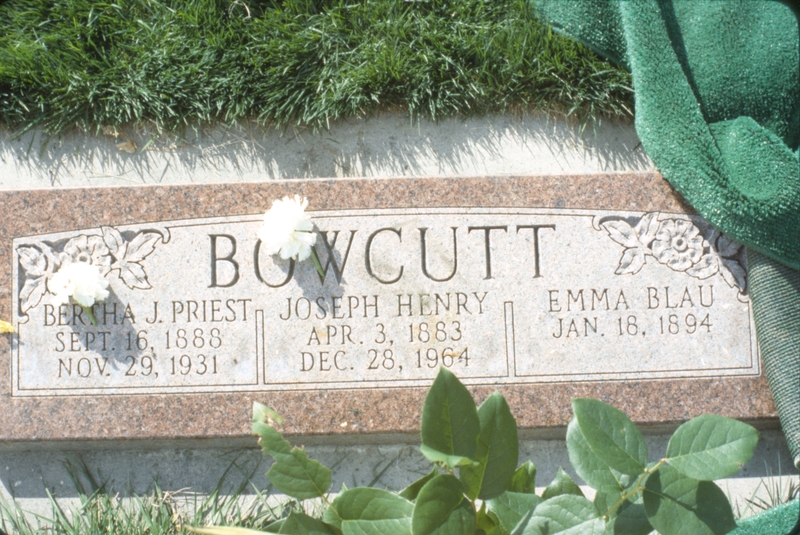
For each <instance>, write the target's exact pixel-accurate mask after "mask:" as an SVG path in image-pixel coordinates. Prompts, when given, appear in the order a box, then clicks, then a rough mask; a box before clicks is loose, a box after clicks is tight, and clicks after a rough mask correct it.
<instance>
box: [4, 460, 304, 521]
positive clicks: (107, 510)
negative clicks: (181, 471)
mask: <svg viewBox="0 0 800 535" xmlns="http://www.w3.org/2000/svg"><path fill="white" fill-rule="evenodd" d="M65 467H66V468H67V471H68V472H69V474H70V478H71V480H72V484H73V485H74V487H75V490H76V491H77V495H78V500H79V506H77V507H72V508H64V507H63V506H62V505H61V504H60V503H59V502H58V501H57V500H56V499H55V498H54V497H53V496H52V495H50V494H49V492H48V496H50V506H51V511H52V512H51V514H49V515H47V516H36V515H32V514H30V513H25V512H24V511H23V510H22V509H21V508H20V507H19V505H18V504H17V503H16V502H12V503H8V502H5V501H4V500H3V499H2V498H0V529H2V530H3V531H5V532H6V533H8V535H101V534H102V535H109V534H114V535H143V534H146V535H181V534H189V533H190V532H189V531H188V530H187V529H186V526H193V527H198V526H208V525H216V526H237V527H243V528H250V529H257V530H263V529H264V528H265V527H266V526H267V525H269V524H270V523H272V522H274V521H275V520H276V519H278V518H282V517H285V516H286V515H288V513H289V511H290V510H292V509H294V508H298V507H299V505H298V504H297V502H294V501H287V502H286V503H285V504H284V505H283V506H276V505H275V500H271V501H268V499H267V494H268V490H269V489H267V490H265V491H262V490H259V489H255V488H254V489H251V494H249V495H247V496H245V494H244V493H245V490H246V487H247V485H248V483H247V481H249V479H250V477H252V474H249V476H250V477H248V475H247V474H243V475H244V476H245V477H244V483H241V484H240V485H239V486H238V487H237V488H235V489H232V491H229V492H226V493H224V494H223V492H222V488H223V486H224V485H225V481H226V477H227V476H228V475H229V473H230V472H231V471H232V470H233V469H234V468H236V463H235V461H234V462H233V463H231V466H230V468H229V469H228V472H226V474H225V475H224V476H223V477H222V479H221V480H220V482H219V484H218V485H217V488H216V489H215V490H214V491H213V492H212V493H211V494H210V495H208V496H203V497H197V496H196V495H193V494H191V493H189V492H188V491H187V492H177V493H171V492H165V491H163V490H162V489H161V488H160V487H159V486H158V485H157V484H154V485H153V488H152V490H151V492H149V493H148V494H147V495H143V496H134V497H132V498H128V499H124V500H123V499H120V498H119V497H118V496H116V495H114V494H110V493H109V492H108V491H107V490H106V488H105V486H104V485H102V484H99V483H98V482H97V481H95V480H93V479H92V477H91V475H90V471H89V469H88V468H87V467H86V466H85V465H84V464H82V463H81V462H76V461H74V460H73V461H67V462H65Z"/></svg>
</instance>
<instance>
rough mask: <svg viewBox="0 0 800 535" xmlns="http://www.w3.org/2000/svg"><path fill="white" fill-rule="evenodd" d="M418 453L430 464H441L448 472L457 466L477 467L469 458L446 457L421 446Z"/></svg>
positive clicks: (475, 462) (439, 452) (458, 456)
mask: <svg viewBox="0 0 800 535" xmlns="http://www.w3.org/2000/svg"><path fill="white" fill-rule="evenodd" d="M419 451H420V453H422V455H423V456H424V457H425V458H426V459H428V460H429V461H430V462H432V463H441V464H443V465H445V466H446V467H447V468H449V469H450V470H453V469H454V468H456V467H459V466H472V465H477V464H478V462H477V461H473V460H472V459H470V458H469V457H462V456H460V455H448V454H446V453H442V452H441V451H438V450H435V449H433V448H430V447H428V446H426V445H425V444H423V445H422V446H420V447H419Z"/></svg>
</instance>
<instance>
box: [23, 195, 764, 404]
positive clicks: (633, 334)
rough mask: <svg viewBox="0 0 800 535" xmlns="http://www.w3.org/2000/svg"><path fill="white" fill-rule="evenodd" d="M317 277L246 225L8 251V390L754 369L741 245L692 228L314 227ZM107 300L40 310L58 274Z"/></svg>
mask: <svg viewBox="0 0 800 535" xmlns="http://www.w3.org/2000/svg"><path fill="white" fill-rule="evenodd" d="M314 221H315V223H316V225H317V228H318V229H319V235H318V239H317V243H316V245H315V250H316V252H317V255H318V257H319V259H320V261H321V264H322V267H323V274H324V275H320V274H319V273H317V271H316V270H315V269H314V267H313V265H312V264H311V262H299V263H296V262H294V261H293V260H281V259H277V258H274V257H271V256H268V255H267V254H266V253H264V252H263V251H262V250H261V243H260V241H259V240H258V237H257V230H258V228H259V224H260V218H259V217H258V216H252V217H230V218H214V219H203V220H193V221H180V222H163V223H160V224H157V225H154V224H148V225H141V226H136V225H133V226H127V227H113V228H112V227H102V228H99V229H95V230H83V231H79V232H73V233H60V234H53V235H46V236H36V237H31V238H18V239H15V240H14V250H15V254H16V259H15V262H14V270H15V273H14V277H15V278H14V280H15V281H18V283H17V285H16V286H15V288H14V299H15V302H16V303H18V307H17V311H16V315H17V318H16V319H17V321H18V322H19V324H20V328H19V339H18V342H17V343H16V344H15V345H14V347H13V348H12V351H13V352H14V355H13V356H14V358H13V364H12V368H13V378H14V379H13V394H14V395H17V396H31V395H33V396H35V395H81V394H87V393H109V394H114V393H118V394H123V393H143V392H157V393H169V392H186V391H189V392H203V391H237V390H283V389H305V388H318V387H326V388H375V387H386V386H408V385H411V386H414V385H424V384H426V383H427V381H429V380H430V379H431V378H433V377H434V375H435V373H436V369H437V368H438V367H439V366H445V367H448V368H451V369H453V370H454V371H456V372H457V373H458V374H459V377H461V378H463V380H464V381H465V382H466V383H470V384H502V383H536V382H551V381H585V380H619V379H626V378H640V379H647V378H672V377H687V376H719V375H758V374H759V373H760V369H759V360H758V354H757V349H756V345H755V338H754V334H753V331H752V324H751V317H750V316H751V314H750V305H749V300H748V298H747V295H746V291H745V290H746V270H745V267H744V265H743V252H742V249H741V247H740V246H739V245H738V244H735V243H734V242H731V241H730V240H729V239H727V238H726V237H725V236H722V235H720V234H719V233H718V232H717V231H715V230H714V229H712V228H710V227H708V226H707V225H706V224H705V223H704V221H703V220H702V219H700V218H697V217H688V216H683V215H675V214H661V213H655V212H649V213H645V214H642V213H641V212H640V213H620V212H613V213H612V212H598V211H593V212H586V211H579V210H533V209H530V210H528V209H514V210H510V209H460V210H459V209H439V210H418V209H404V210H377V211H370V212H366V211H355V210H342V211H332V212H321V213H317V214H314ZM71 261H84V262H89V263H92V264H96V265H98V266H99V267H100V269H101V271H102V272H103V274H104V275H105V276H106V277H107V278H108V280H109V281H110V287H109V289H110V291H111V295H110V296H109V298H108V299H106V301H105V302H103V303H98V304H96V305H95V306H94V307H93V312H94V315H95V317H96V319H97V326H96V327H95V326H92V325H91V324H90V322H89V321H88V318H87V317H86V315H85V314H84V313H83V312H84V311H83V310H82V309H81V307H79V306H73V305H61V306H57V305H53V304H52V303H51V302H50V301H51V297H50V295H49V290H48V286H47V282H48V280H49V279H50V278H51V277H52V274H53V273H54V272H56V271H57V269H58V267H59V266H60V265H61V263H63V262H71Z"/></svg>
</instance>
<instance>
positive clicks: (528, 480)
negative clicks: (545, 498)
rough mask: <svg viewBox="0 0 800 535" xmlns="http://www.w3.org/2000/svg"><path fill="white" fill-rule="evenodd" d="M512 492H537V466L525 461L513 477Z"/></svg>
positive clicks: (510, 488)
mask: <svg viewBox="0 0 800 535" xmlns="http://www.w3.org/2000/svg"><path fill="white" fill-rule="evenodd" d="M508 490H509V491H511V492H524V493H527V494H533V493H534V492H536V465H535V464H533V463H532V462H530V461H525V462H524V463H523V464H522V465H521V466H520V467H519V468H517V471H516V472H514V475H513V476H512V477H511V487H509V489H508Z"/></svg>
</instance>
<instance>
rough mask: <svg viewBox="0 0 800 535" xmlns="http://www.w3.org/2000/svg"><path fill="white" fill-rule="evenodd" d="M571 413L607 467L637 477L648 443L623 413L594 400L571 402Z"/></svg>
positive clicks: (642, 469) (644, 462)
mask: <svg viewBox="0 0 800 535" xmlns="http://www.w3.org/2000/svg"><path fill="white" fill-rule="evenodd" d="M572 410H573V413H574V415H575V419H576V420H577V421H578V426H579V427H580V430H581V433H582V434H583V436H584V438H585V439H586V442H587V443H588V444H589V447H591V449H592V450H593V451H594V452H595V453H596V454H597V455H599V456H600V457H602V458H603V460H604V461H605V463H606V464H608V466H609V467H610V468H613V469H614V470H617V471H619V472H622V473H623V474H628V475H631V476H638V475H639V474H641V473H642V472H643V471H644V466H645V464H647V444H645V442H644V437H643V436H642V433H641V432H640V431H639V429H638V428H637V427H636V426H635V425H634V423H633V422H632V421H631V420H630V418H628V417H627V416H626V415H625V414H624V413H623V412H621V411H619V410H617V409H615V408H614V407H612V406H611V405H608V404H606V403H603V402H602V401H600V400H597V399H573V400H572Z"/></svg>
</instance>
